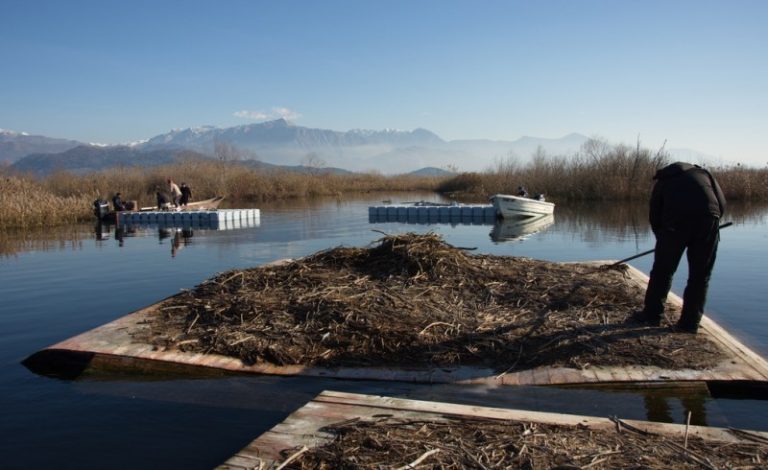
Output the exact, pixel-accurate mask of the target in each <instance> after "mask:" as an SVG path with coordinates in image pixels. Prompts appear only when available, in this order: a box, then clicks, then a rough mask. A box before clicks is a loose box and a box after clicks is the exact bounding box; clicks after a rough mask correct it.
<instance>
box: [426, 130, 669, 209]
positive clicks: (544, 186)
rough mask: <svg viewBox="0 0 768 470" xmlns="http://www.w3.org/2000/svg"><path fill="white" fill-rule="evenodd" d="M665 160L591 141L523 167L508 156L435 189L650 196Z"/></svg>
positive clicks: (658, 154) (592, 196)
mask: <svg viewBox="0 0 768 470" xmlns="http://www.w3.org/2000/svg"><path fill="white" fill-rule="evenodd" d="M667 160H668V157H667V154H666V153H665V152H664V151H663V150H659V151H656V152H653V151H651V150H648V149H644V148H641V147H640V146H639V145H638V146H637V147H635V148H631V147H628V146H625V145H616V146H610V145H608V144H606V143H605V142H602V141H599V140H596V139H591V140H589V141H587V142H586V143H585V144H584V145H583V146H582V148H581V149H580V150H579V152H577V153H576V154H574V155H572V156H570V157H562V156H549V155H547V154H546V153H545V152H544V150H542V149H541V148H539V149H538V150H537V151H536V152H535V153H534V155H533V156H532V158H531V160H530V161H529V162H528V163H526V164H520V163H518V162H517V161H516V160H514V159H512V158H508V159H507V160H506V161H500V162H498V163H497V164H496V167H495V168H491V169H489V170H487V171H485V172H483V173H470V174H461V175H458V176H456V177H454V178H452V179H449V180H447V181H446V182H445V183H443V184H441V185H440V186H439V187H438V190H439V191H442V192H466V193H469V194H472V193H476V192H478V191H479V192H482V193H484V194H486V195H487V194H495V193H506V194H514V193H515V192H516V188H517V187H518V186H524V187H526V188H527V189H528V190H529V191H530V192H531V193H543V194H546V195H548V196H551V197H554V198H557V199H571V200H632V199H638V198H645V197H648V195H649V193H650V189H651V186H652V177H653V174H654V173H655V172H656V170H657V169H658V168H660V167H662V166H663V165H664V164H666V162H667Z"/></svg>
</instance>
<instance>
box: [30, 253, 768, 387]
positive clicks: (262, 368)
mask: <svg viewBox="0 0 768 470" xmlns="http://www.w3.org/2000/svg"><path fill="white" fill-rule="evenodd" d="M605 263H608V262H595V264H596V265H600V264H605ZM628 276H629V280H630V282H634V283H637V285H638V286H641V287H642V288H643V289H644V288H645V286H646V285H647V280H648V278H647V277H646V276H645V275H644V274H643V273H642V272H640V271H638V270H637V269H635V268H632V267H630V269H629V271H628ZM669 300H670V301H671V302H673V303H677V304H678V306H679V305H680V304H681V303H682V300H681V299H680V298H679V297H677V296H675V295H673V294H670V298H669ZM158 305H159V304H155V305H152V306H149V307H147V308H144V309H142V310H139V311H137V312H135V313H132V314H129V315H127V316H125V317H122V318H120V319H118V320H115V321H113V322H111V323H108V324H106V325H103V326H100V327H98V328H95V329H93V330H91V331H88V332H85V333H83V334H80V335H78V336H75V337H73V338H70V339H68V340H65V341H62V342H60V343H58V344H54V345H53V346H50V347H48V348H46V349H44V350H42V351H39V352H37V353H35V354H33V355H32V356H30V357H29V358H27V359H26V360H25V361H24V364H25V365H26V366H27V367H29V368H30V369H31V370H33V371H35V372H38V373H41V374H45V375H56V376H61V377H69V378H74V377H77V376H78V375H80V374H81V373H82V372H83V371H85V370H87V369H90V370H95V371H99V370H106V371H109V372H111V373H114V372H120V373H137V372H138V373H143V374H146V373H153V372H156V373H161V374H168V373H174V374H202V375H208V374H214V375H221V374H231V373H235V374H271V375H286V376H310V377H326V378H338V379H354V380H384V381H403V382H420V383H459V384H487V385H493V386H497V385H584V384H594V385H603V384H627V383H647V382H687V381H697V382H733V381H740V382H750V383H752V384H755V383H756V384H757V385H758V386H759V387H761V388H765V387H766V385H768V362H766V360H765V359H763V358H762V357H760V356H759V355H758V354H756V353H755V352H753V351H752V350H750V349H749V348H747V347H746V346H745V345H743V344H741V343H740V342H739V341H738V340H736V339H735V338H734V337H733V336H731V335H730V334H728V332H726V331H725V330H724V329H723V328H721V327H720V326H719V325H717V324H716V323H715V322H714V321H712V320H711V319H709V318H706V317H705V318H704V319H703V320H702V323H701V328H700V330H699V334H700V335H705V336H707V337H708V338H709V339H710V340H711V341H712V342H714V343H715V344H717V345H718V346H719V347H720V348H721V349H722V351H723V353H724V356H725V359H724V360H722V361H721V362H720V363H718V364H712V366H711V367H710V368H707V369H700V370H699V369H682V370H668V369H664V368H661V367H653V366H628V367H626V366H625V367H617V366H613V367H598V366H589V367H586V368H582V369H575V368H565V367H539V368H535V369H530V370H522V371H516V372H510V373H504V374H497V373H494V371H492V370H490V369H485V368H478V367H454V368H431V369H426V368H421V369H404V368H398V369H395V368H359V367H357V368H356V367H339V368H322V367H310V366H302V365H291V366H276V365H270V364H253V365H249V364H244V363H243V362H242V361H241V360H240V359H236V358H232V357H226V356H221V355H215V354H200V353H191V352H181V351H174V350H169V351H166V350H159V349H157V348H156V347H155V346H152V345H150V344H146V343H141V342H137V341H136V340H135V339H134V337H133V336H132V333H136V332H140V331H141V330H143V329H146V328H149V326H148V325H149V321H148V319H149V318H150V317H151V316H152V315H155V314H156V313H157V308H158Z"/></svg>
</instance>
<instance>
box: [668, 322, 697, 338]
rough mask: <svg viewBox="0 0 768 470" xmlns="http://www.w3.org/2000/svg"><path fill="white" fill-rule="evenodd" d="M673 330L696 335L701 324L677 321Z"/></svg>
mask: <svg viewBox="0 0 768 470" xmlns="http://www.w3.org/2000/svg"><path fill="white" fill-rule="evenodd" d="M672 331H673V332H675V333H688V334H691V335H695V334H696V333H698V331H699V325H694V326H691V325H685V324H681V323H680V322H677V323H676V324H675V325H674V326H673V327H672Z"/></svg>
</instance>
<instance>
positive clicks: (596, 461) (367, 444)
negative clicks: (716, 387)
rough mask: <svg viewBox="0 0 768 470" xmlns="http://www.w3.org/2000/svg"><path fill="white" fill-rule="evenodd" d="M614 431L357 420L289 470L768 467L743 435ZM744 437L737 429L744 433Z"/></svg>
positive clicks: (765, 447) (294, 453) (331, 429)
mask: <svg viewBox="0 0 768 470" xmlns="http://www.w3.org/2000/svg"><path fill="white" fill-rule="evenodd" d="M612 419H613V421H614V422H615V423H616V427H615V428H613V429H589V428H587V427H582V426H559V425H550V424H541V423H531V422H522V421H502V420H493V419H482V418H468V417H448V416H443V417H440V418H435V419H428V420H425V419H413V418H394V417H389V416H385V417H378V418H374V419H371V420H363V419H359V418H354V419H351V420H348V421H344V422H340V423H337V424H334V425H331V426H326V427H325V428H323V431H325V432H327V433H330V434H331V435H333V436H334V437H333V439H332V440H331V441H330V442H328V443H326V444H322V445H319V446H317V447H314V448H311V449H308V448H306V447H304V448H301V449H288V450H286V451H285V452H284V453H283V454H284V458H285V460H284V462H287V461H288V459H290V458H293V460H291V461H290V462H287V465H285V466H281V467H280V468H285V469H302V470H303V469H332V468H344V469H354V468H371V469H379V468H381V469H383V468H397V469H408V468H425V469H489V468H515V469H536V468H550V469H560V470H572V469H573V470H575V469H587V468H589V469H614V468H647V469H667V468H672V467H674V468H682V469H685V468H690V469H700V468H705V469H716V468H741V469H757V468H765V464H766V461H768V441H766V440H765V439H764V438H762V437H761V436H758V435H753V434H751V433H745V432H743V433H739V434H737V435H738V437H739V438H741V439H742V441H741V442H739V443H731V442H712V441H705V440H703V439H701V438H698V437H694V436H691V437H687V436H684V437H668V436H663V435H660V434H654V433H650V432H646V431H644V430H640V429H637V428H635V427H634V426H631V425H629V424H627V423H624V422H623V421H621V420H619V419H617V418H612ZM736 432H737V431H734V433H736Z"/></svg>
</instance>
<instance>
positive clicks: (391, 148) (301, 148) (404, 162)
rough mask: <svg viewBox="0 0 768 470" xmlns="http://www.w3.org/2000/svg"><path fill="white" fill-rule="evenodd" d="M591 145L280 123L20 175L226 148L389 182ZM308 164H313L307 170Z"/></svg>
mask: <svg viewBox="0 0 768 470" xmlns="http://www.w3.org/2000/svg"><path fill="white" fill-rule="evenodd" d="M586 140H587V137H585V136H580V135H578V134H571V135H570V136H566V137H565V138H563V139H537V138H533V137H524V138H521V139H518V140H517V141H512V142H506V141H492V140H463V141H446V140H443V139H442V138H440V137H439V136H438V135H436V134H435V133H433V132H431V131H429V130H427V129H415V130H412V131H403V130H392V129H385V130H364V129H354V130H350V131H346V132H340V131H333V130H328V129H316V128H308V127H302V126H297V125H295V124H293V123H290V122H288V121H286V120H284V119H278V120H275V121H268V122H263V123H259V124H249V125H243V126H236V127H229V128H217V127H214V126H202V127H196V128H188V129H177V130H173V131H170V132H168V133H165V134H160V135H157V136H154V137H152V138H150V139H148V140H146V141H144V142H141V143H137V144H135V145H131V146H125V145H116V146H94V145H85V144H82V143H79V142H76V141H67V142H68V144H67V145H65V146H66V147H69V148H66V149H64V150H59V151H49V149H50V148H51V147H46V148H45V149H44V150H42V151H35V152H33V153H31V154H30V155H27V156H25V157H23V158H20V159H19V160H18V161H17V162H16V163H14V164H13V165H12V167H14V168H16V169H18V170H21V171H33V172H36V173H39V174H48V173H50V172H52V171H56V170H69V171H77V172H84V171H89V170H90V171H92V170H96V169H104V168H109V167H110V166H117V165H153V164H154V165H159V164H164V163H168V162H169V161H175V155H176V154H177V153H178V152H180V151H182V150H188V151H192V152H196V153H199V154H201V155H204V156H208V157H211V158H215V157H216V148H217V146H218V144H221V143H223V144H226V145H227V146H230V148H234V149H236V151H237V152H238V153H240V155H239V157H240V158H242V159H246V160H258V161H260V162H262V163H265V164H269V165H278V166H282V167H293V168H298V167H302V166H314V167H317V166H325V167H331V168H334V169H338V170H341V169H344V170H347V171H356V172H361V171H362V172H365V171H377V172H381V173H385V174H393V173H409V172H412V171H417V170H420V169H422V168H430V167H432V168H448V167H450V168H457V169H459V170H461V171H479V170H483V169H486V168H488V167H490V166H492V165H493V164H494V163H495V162H497V161H499V160H502V159H505V158H508V157H516V158H521V159H527V157H529V156H530V154H532V153H533V152H534V151H535V150H536V149H537V148H538V147H539V146H543V148H544V149H545V151H547V152H548V153H552V154H562V153H570V152H574V151H576V150H578V148H579V147H580V146H581V144H582V143H583V142H585V141H586ZM62 145H63V144H62ZM163 152H166V153H163ZM7 158H8V159H9V160H10V159H11V158H13V157H11V156H8V157H7ZM308 162H311V163H312V164H311V165H307V163H308ZM341 171H343V170H341Z"/></svg>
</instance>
